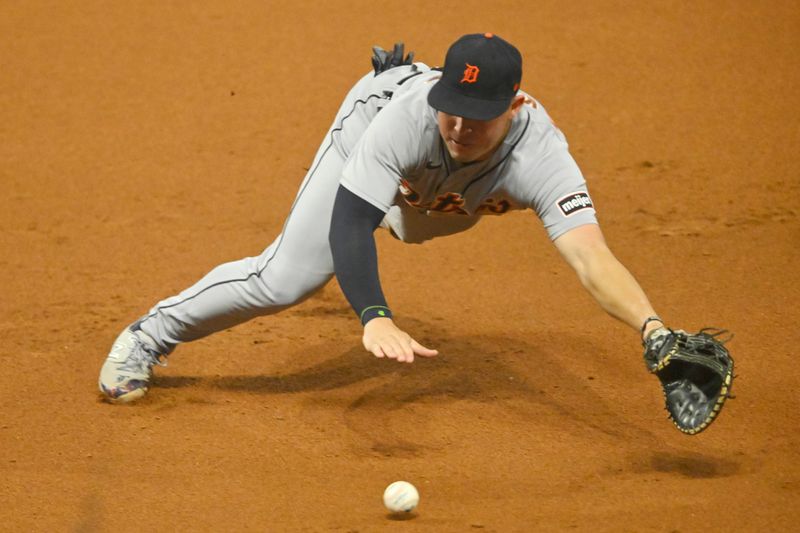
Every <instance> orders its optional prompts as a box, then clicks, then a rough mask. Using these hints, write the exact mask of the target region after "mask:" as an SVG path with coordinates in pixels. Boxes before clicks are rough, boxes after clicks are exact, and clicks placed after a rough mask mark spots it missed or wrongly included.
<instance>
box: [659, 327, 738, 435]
mask: <svg viewBox="0 0 800 533" xmlns="http://www.w3.org/2000/svg"><path fill="white" fill-rule="evenodd" d="M725 333H727V331H726V330H721V329H714V328H705V329H701V330H700V331H699V332H697V333H694V334H691V333H686V332H685V331H682V330H671V329H667V328H664V327H662V328H659V329H657V330H655V331H653V332H652V333H651V334H650V336H649V337H648V338H647V340H646V342H645V343H644V347H645V350H644V361H645V364H646V365H647V368H648V370H650V372H651V373H653V374H655V375H656V376H658V379H659V380H660V381H661V386H662V388H663V389H664V397H665V398H666V403H667V411H669V417H670V418H671V419H672V421H673V422H674V423H675V426H676V427H677V428H678V429H680V430H681V431H682V432H684V433H686V434H688V435H695V434H697V433H700V432H701V431H703V430H704V429H706V428H707V427H708V426H709V424H711V422H713V421H714V419H715V418H716V417H717V415H718V414H719V411H720V410H721V409H722V405H723V404H724V403H725V400H727V399H728V397H729V396H730V394H731V385H732V384H733V377H734V375H733V358H732V357H731V355H730V353H728V350H727V349H726V348H725V346H724V343H725V342H727V341H728V340H730V338H731V337H727V338H725V339H721V338H720V337H721V336H722V335H723V334H725Z"/></svg>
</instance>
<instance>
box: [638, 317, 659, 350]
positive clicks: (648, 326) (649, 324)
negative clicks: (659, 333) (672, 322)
mask: <svg viewBox="0 0 800 533" xmlns="http://www.w3.org/2000/svg"><path fill="white" fill-rule="evenodd" d="M663 327H664V321H663V320H661V317H659V316H658V315H653V316H649V317H647V318H646V319H645V320H644V322H642V327H641V329H640V330H639V335H640V336H641V339H642V344H646V343H647V339H648V338H649V337H650V334H651V333H653V332H654V331H656V330H657V329H661V328H663Z"/></svg>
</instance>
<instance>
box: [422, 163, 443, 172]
mask: <svg viewBox="0 0 800 533" xmlns="http://www.w3.org/2000/svg"><path fill="white" fill-rule="evenodd" d="M441 166H442V164H441V163H439V164H438V165H434V164H433V163H431V162H430V161H428V162H427V163H425V168H427V169H428V170H436V169H437V168H441Z"/></svg>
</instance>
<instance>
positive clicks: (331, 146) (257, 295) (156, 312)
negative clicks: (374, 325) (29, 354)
mask: <svg viewBox="0 0 800 533" xmlns="http://www.w3.org/2000/svg"><path fill="white" fill-rule="evenodd" d="M369 82H370V80H369V79H368V78H366V77H365V78H364V79H363V80H362V81H361V82H359V84H357V85H356V87H354V89H353V90H352V91H351V93H350V94H349V95H348V97H347V98H346V99H345V101H344V103H343V104H342V107H341V108H340V110H339V113H338V114H337V117H336V119H335V121H334V123H333V125H332V126H331V128H330V130H329V131H328V134H327V135H326V137H325V140H324V141H323V143H322V145H321V146H320V148H319V150H318V151H317V154H316V156H315V158H314V162H313V164H312V166H311V168H310V170H309V172H308V174H307V175H306V177H305V179H304V180H303V183H302V185H301V187H300V190H299V191H298V194H297V196H296V198H295V201H294V204H293V205H292V208H291V211H290V213H289V216H288V218H287V220H286V222H285V224H284V227H283V230H282V232H281V234H280V235H279V236H278V238H277V239H276V240H275V241H274V242H273V243H272V244H271V245H270V246H269V247H267V248H266V249H265V250H264V252H263V253H262V254H261V255H259V256H257V257H250V258H245V259H241V260H239V261H233V262H230V263H225V264H223V265H220V266H218V267H216V268H215V269H213V270H212V271H211V272H209V273H208V274H207V275H206V276H204V277H203V278H202V279H201V280H200V281H198V282H197V283H195V284H194V285H193V286H191V287H189V288H188V289H186V290H184V291H182V292H181V293H180V294H178V295H176V296H173V297H170V298H167V299H165V300H163V301H161V302H159V303H158V304H156V305H155V306H154V307H153V308H152V309H151V310H150V312H149V313H148V314H147V315H145V316H144V317H142V318H141V319H140V320H138V321H137V322H136V323H134V324H133V325H131V326H130V327H128V328H126V329H125V330H124V331H123V332H122V333H121V334H120V336H119V337H118V339H117V341H116V342H115V343H114V346H113V348H112V350H111V352H110V353H109V355H108V358H107V359H106V362H105V364H104V365H103V368H102V370H101V373H100V380H99V381H100V389H101V391H103V392H104V393H105V394H106V395H107V396H108V397H109V398H110V399H112V400H115V401H120V402H123V401H130V400H135V399H137V398H139V397H141V396H143V395H144V394H145V392H146V391H147V387H148V384H149V379H150V376H151V369H152V367H153V366H154V365H155V364H158V361H159V356H164V355H166V354H169V353H170V352H171V351H172V350H173V349H174V348H175V347H176V346H177V345H178V344H179V343H183V342H188V341H192V340H195V339H199V338H201V337H204V336H207V335H209V334H211V333H214V332H216V331H220V330H223V329H227V328H230V327H232V326H234V325H237V324H240V323H242V322H245V321H247V320H250V319H252V318H254V317H256V316H262V315H268V314H272V313H276V312H278V311H280V310H282V309H285V308H287V307H289V306H292V305H294V304H297V303H298V302H300V301H302V300H304V299H305V298H307V297H309V296H310V295H312V294H313V293H314V292H315V291H316V290H317V289H319V288H320V287H321V286H323V285H324V284H325V283H326V282H327V281H328V280H330V278H331V277H332V275H333V260H332V257H331V252H330V247H329V244H328V232H329V228H330V217H331V212H332V210H333V202H334V199H335V196H336V190H337V189H338V186H339V179H340V176H341V170H342V167H343V165H344V160H345V157H344V155H343V153H342V151H343V150H346V146H347V145H342V144H341V143H342V137H343V136H344V137H345V138H350V137H354V138H357V137H358V136H359V135H360V132H363V129H365V128H366V125H367V124H368V123H369V118H370V114H373V115H374V110H373V111H369V112H366V111H365V110H364V108H365V106H366V105H373V106H374V100H375V99H374V98H368V97H366V96H365V93H368V92H369Z"/></svg>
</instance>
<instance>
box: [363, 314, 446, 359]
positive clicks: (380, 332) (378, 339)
mask: <svg viewBox="0 0 800 533" xmlns="http://www.w3.org/2000/svg"><path fill="white" fill-rule="evenodd" d="M362 341H363V342H364V348H366V349H367V351H370V352H372V354H373V355H374V356H375V357H388V358H389V359H397V361H398V362H400V363H413V362H414V356H415V355H421V356H423V357H433V356H434V355H436V354H438V353H439V352H438V351H437V350H432V349H430V348H426V347H425V346H423V345H421V344H420V343H418V342H417V341H415V340H414V339H412V338H411V335H409V334H408V333H406V332H405V331H403V330H401V329H400V328H398V327H397V326H395V325H394V322H393V321H392V319H391V318H373V319H372V320H370V321H369V322H367V325H366V326H364V337H363V338H362Z"/></svg>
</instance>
